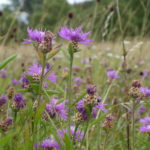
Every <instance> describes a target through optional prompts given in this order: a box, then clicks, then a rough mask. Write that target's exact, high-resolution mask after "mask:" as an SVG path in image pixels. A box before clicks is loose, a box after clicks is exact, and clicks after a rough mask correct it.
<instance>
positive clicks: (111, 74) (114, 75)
mask: <svg viewBox="0 0 150 150" xmlns="http://www.w3.org/2000/svg"><path fill="white" fill-rule="evenodd" d="M107 77H108V78H110V79H118V78H119V76H118V75H117V72H116V71H115V70H112V69H110V70H107Z"/></svg>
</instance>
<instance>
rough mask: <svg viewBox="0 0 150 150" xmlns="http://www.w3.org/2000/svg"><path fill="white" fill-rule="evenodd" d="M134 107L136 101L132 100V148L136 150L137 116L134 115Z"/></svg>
mask: <svg viewBox="0 0 150 150" xmlns="http://www.w3.org/2000/svg"><path fill="white" fill-rule="evenodd" d="M134 109H135V101H134V100H133V101H132V150H134V146H135V116H134Z"/></svg>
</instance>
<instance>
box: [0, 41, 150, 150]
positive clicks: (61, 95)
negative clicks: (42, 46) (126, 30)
mask: <svg viewBox="0 0 150 150" xmlns="http://www.w3.org/2000/svg"><path fill="white" fill-rule="evenodd" d="M58 43H59V44H62V46H61V47H60V48H59V50H58V51H57V52H58V53H56V55H55V56H53V57H51V58H50V59H47V63H49V64H50V66H51V69H50V70H49V71H48V73H47V74H46V75H43V78H41V76H42V74H40V76H32V75H29V73H28V71H29V67H31V66H32V65H33V64H40V63H41V62H40V60H41V59H39V58H38V57H37V55H39V54H38V53H37V52H36V50H35V49H34V47H33V46H31V45H24V44H20V45H19V46H18V45H15V44H14V45H9V46H1V47H0V55H1V58H0V61H1V62H2V61H4V59H5V58H7V57H9V56H11V55H14V54H16V55H17V56H16V58H15V59H14V60H12V61H11V62H10V63H8V64H7V65H6V66H5V67H4V68H1V71H0V95H1V97H0V150H33V149H46V150H53V149H61V150H149V147H150V142H149V138H150V137H149V131H147V132H146V133H143V132H140V126H141V125H142V124H141V123H140V119H142V118H144V117H148V116H149V113H150V111H149V107H150V103H149V95H148V94H147V93H143V95H144V96H142V97H141V96H135V95H133V92H134V91H133V88H135V89H136V90H138V91H136V92H137V93H134V94H139V93H140V94H141V93H142V92H139V89H140V87H136V86H134V84H133V82H134V83H135V82H136V83H141V85H140V86H141V87H150V84H149V79H150V74H149V72H150V69H149V64H150V53H149V47H150V42H149V40H148V39H146V40H142V41H139V40H129V41H124V42H123V43H122V42H121V41H116V42H100V43H94V42H93V43H92V44H91V46H89V47H86V46H79V47H80V49H81V51H80V52H77V53H74V61H73V65H72V66H71V65H69V64H70V62H71V61H72V60H71V53H68V42H65V43H64V41H63V40H62V41H59V42H56V43H55V44H56V45H57V44H58ZM70 49H71V48H70ZM52 51H53V50H52ZM52 51H51V52H50V53H49V54H47V58H48V57H49V56H50V55H51V53H52ZM124 52H126V54H124ZM123 54H124V55H123ZM1 64H2V63H1ZM71 68H72V71H71ZM110 69H112V70H114V71H116V73H117V75H118V76H119V77H118V78H116V79H112V78H111V77H109V76H108V75H107V72H108V71H109V70H110ZM23 73H25V74H26V78H27V79H28V80H29V81H30V83H29V85H28V86H27V87H25V88H22V81H23V80H22V74H23ZM50 73H54V74H55V76H54V77H52V79H50V80H47V76H48V75H49V74H50ZM56 76H57V80H56V82H55V81H53V78H55V77H56ZM35 77H37V78H36V80H35ZM38 77H39V78H38ZM14 79H16V80H17V81H18V82H17V83H16V82H13V81H12V80H14ZM41 80H42V84H44V83H46V86H44V87H43V86H42V87H41ZM135 80H137V81H135ZM89 85H95V86H96V92H94V94H96V96H98V97H99V96H100V101H101V105H102V106H101V107H103V104H107V105H104V107H105V109H106V111H103V109H99V110H97V113H96V114H97V116H96V117H94V118H93V117H92V116H91V114H92V112H91V111H93V110H91V106H90V107H89V105H86V103H85V102H84V106H85V105H86V106H85V107H86V111H87V112H88V119H85V120H84V121H83V120H82V119H81V118H80V117H81V116H80V117H79V116H77V113H78V110H77V108H76V107H77V102H79V101H80V100H81V99H86V98H87V96H88V95H90V94H89V93H88V91H87V87H88V86H89ZM91 90H93V89H91ZM18 93H22V96H23V103H24V104H23V105H24V106H23V107H21V108H17V104H16V101H15V96H14V94H15V95H16V94H18ZM3 94H4V95H6V99H7V102H6V103H4V104H3V103H2V95H3ZM53 98H58V101H57V103H56V104H52V107H54V108H51V109H50V110H51V111H52V110H53V109H54V110H53V111H54V112H53V115H52V114H51V113H49V111H47V109H45V107H46V106H47V104H48V103H50V102H51V101H52V99H53ZM138 98H139V99H140V100H139V99H138ZM66 100H68V101H69V102H66ZM92 100H93V99H91V101H92ZM59 104H65V107H67V108H66V110H65V111H66V112H64V111H62V112H61V110H59V106H58V105H59ZM53 105H54V106H53ZM57 107H58V108H57ZM87 107H89V108H87ZM61 109H64V108H61ZM63 113H67V119H64V118H63V117H61V115H62V114H63ZM8 117H12V122H11V123H6V121H4V120H5V119H6V118H8ZM149 126H150V124H149ZM72 127H73V131H72ZM59 129H61V130H62V131H63V129H66V130H67V132H65V131H64V136H63V137H62V136H61V135H60V134H58V130H59ZM70 130H71V131H70ZM72 132H73V133H72ZM46 138H49V139H47V140H49V141H48V142H47V141H44V139H46ZM50 138H51V139H50ZM52 139H53V140H56V141H55V142H56V143H55V142H54V141H52ZM42 141H43V142H42ZM44 142H45V143H46V142H47V143H46V144H47V145H46V144H45V145H46V146H47V147H46V146H45V145H44V144H43V143H44ZM49 145H50V146H49ZM56 145H57V146H58V145H59V148H58V147H57V146H56ZM44 146H45V147H44Z"/></svg>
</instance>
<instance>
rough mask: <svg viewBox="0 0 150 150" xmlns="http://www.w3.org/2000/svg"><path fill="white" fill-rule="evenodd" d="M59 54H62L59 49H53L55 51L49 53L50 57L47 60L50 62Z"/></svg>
mask: <svg viewBox="0 0 150 150" xmlns="http://www.w3.org/2000/svg"><path fill="white" fill-rule="evenodd" d="M58 52H60V50H59V49H53V50H52V51H51V52H50V53H49V55H48V57H47V58H46V60H47V61H48V60H49V59H51V58H52V57H54V56H55V55H56V54H57V53H58Z"/></svg>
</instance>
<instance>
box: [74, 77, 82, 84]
mask: <svg viewBox="0 0 150 150" xmlns="http://www.w3.org/2000/svg"><path fill="white" fill-rule="evenodd" d="M82 83H83V80H82V79H81V78H80V77H75V78H74V84H75V86H80V85H81V84H82Z"/></svg>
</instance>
